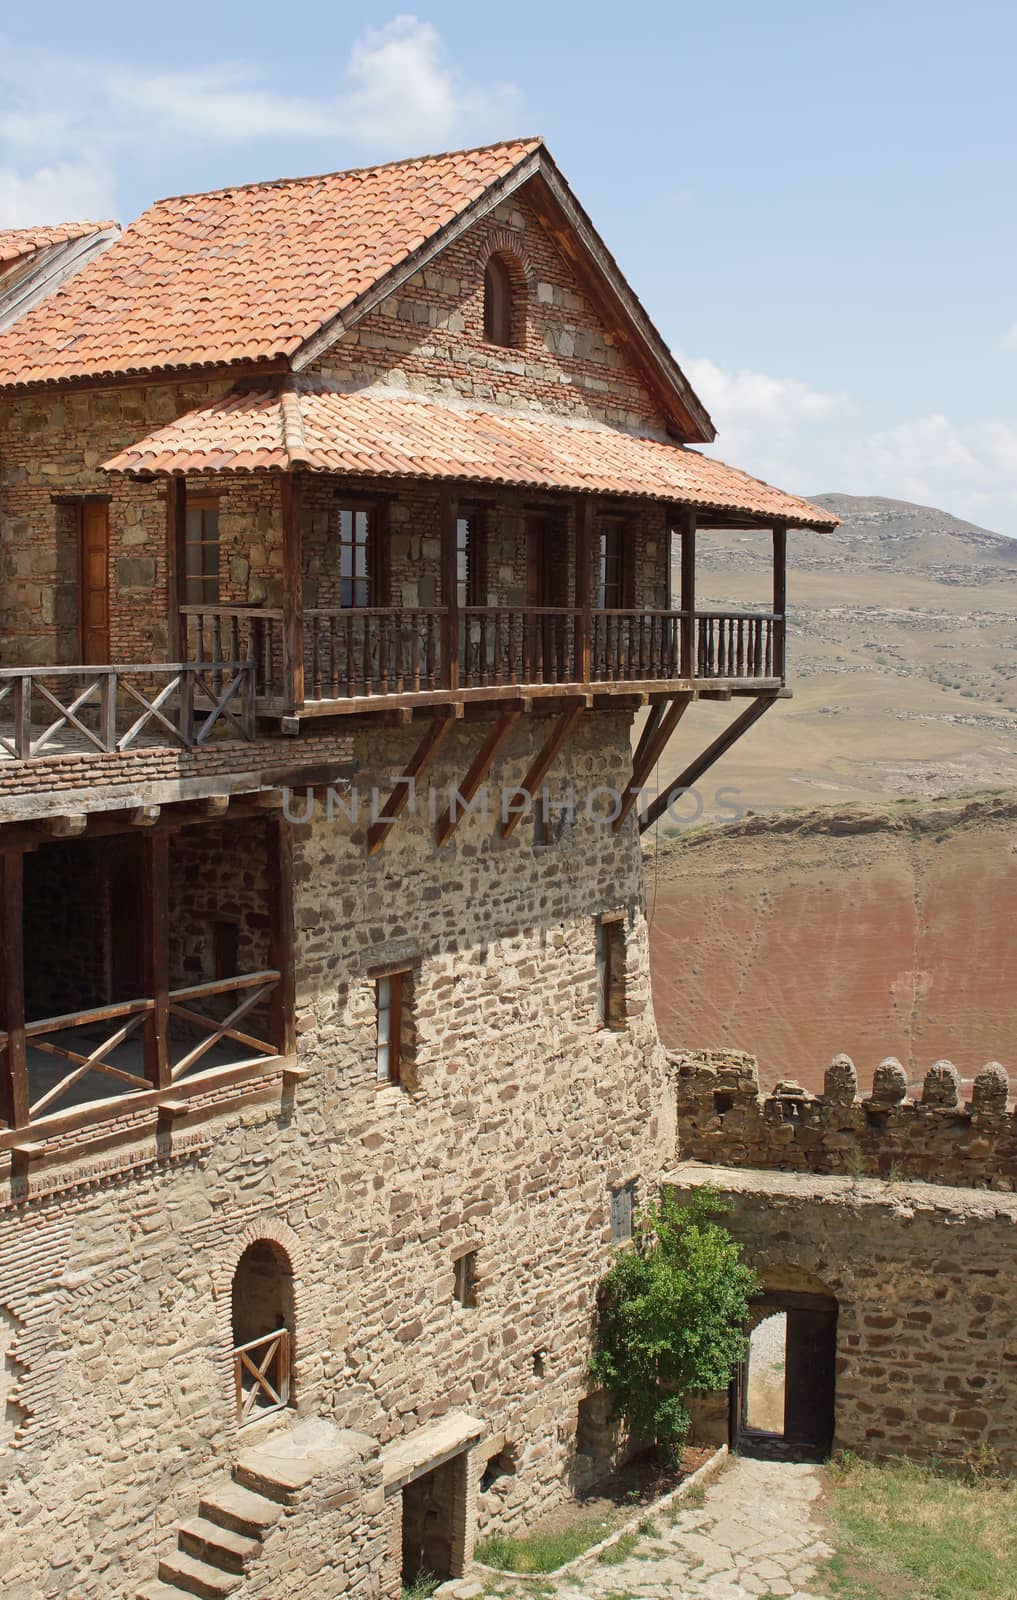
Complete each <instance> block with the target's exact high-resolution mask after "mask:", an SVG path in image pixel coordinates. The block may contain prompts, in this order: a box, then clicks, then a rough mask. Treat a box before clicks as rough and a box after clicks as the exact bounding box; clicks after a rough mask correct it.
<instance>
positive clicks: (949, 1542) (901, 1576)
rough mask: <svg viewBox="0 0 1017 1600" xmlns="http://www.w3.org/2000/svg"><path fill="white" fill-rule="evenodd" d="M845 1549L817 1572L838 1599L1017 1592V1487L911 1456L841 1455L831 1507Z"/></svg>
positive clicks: (1006, 1596) (984, 1596)
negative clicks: (886, 1460) (886, 1459)
mask: <svg viewBox="0 0 1017 1600" xmlns="http://www.w3.org/2000/svg"><path fill="white" fill-rule="evenodd" d="M824 1510H825V1516H826V1521H827V1524H828V1527H829V1534H828V1542H829V1543H830V1544H831V1545H832V1546H833V1548H834V1550H835V1551H836V1554H835V1555H834V1556H833V1558H832V1559H831V1560H830V1561H829V1562H828V1563H827V1564H826V1567H825V1569H824V1570H823V1571H822V1572H821V1574H820V1576H819V1577H818V1578H817V1579H816V1583H815V1587H816V1588H818V1589H820V1590H822V1589H823V1588H825V1589H827V1590H828V1591H829V1592H830V1593H831V1594H832V1595H834V1596H836V1597H837V1600H1013V1597H1014V1596H1017V1486H1015V1485H1014V1483H1013V1482H1012V1481H1006V1480H1000V1479H994V1478H988V1477H982V1476H979V1475H978V1474H977V1473H974V1472H972V1473H967V1474H963V1475H961V1474H956V1473H948V1472H944V1471H937V1470H935V1469H934V1468H932V1467H924V1466H916V1465H914V1464H913V1463H911V1462H897V1463H893V1464H886V1465H877V1464H875V1463H870V1462H865V1461H858V1460H856V1459H855V1458H853V1457H850V1456H848V1457H842V1458H839V1459H838V1460H836V1461H835V1462H834V1463H833V1464H832V1465H831V1467H830V1469H829V1472H828V1476H827V1496H826V1500H825V1505H824Z"/></svg>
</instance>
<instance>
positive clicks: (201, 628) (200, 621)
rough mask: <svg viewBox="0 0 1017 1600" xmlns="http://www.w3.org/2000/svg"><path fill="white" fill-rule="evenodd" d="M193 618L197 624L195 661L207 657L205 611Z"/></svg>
mask: <svg viewBox="0 0 1017 1600" xmlns="http://www.w3.org/2000/svg"><path fill="white" fill-rule="evenodd" d="M193 620H194V623H195V625H196V626H195V633H196V638H195V642H194V652H195V654H194V659H195V661H204V659H205V613H204V612H203V611H199V612H198V615H197V616H196V617H195V618H194V619H193Z"/></svg>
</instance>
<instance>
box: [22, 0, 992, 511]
mask: <svg viewBox="0 0 1017 1600" xmlns="http://www.w3.org/2000/svg"><path fill="white" fill-rule="evenodd" d="M1015 62H1017V6H1014V5H1013V4H1012V3H1008V4H1003V3H991V4H987V3H979V0H974V3H972V4H969V5H968V6H967V7H965V8H963V9H962V8H960V7H957V6H956V5H949V6H948V5H946V4H942V3H939V0H925V3H924V4H918V3H912V0H883V3H882V4H875V3H871V0H855V3H853V4H852V5H850V6H833V5H830V4H829V3H827V0H811V3H789V0H769V3H767V4H765V5H764V4H762V3H756V4H750V3H747V0H713V3H712V4H710V5H705V6H704V5H699V6H696V7H691V6H687V5H683V4H681V3H674V0H672V3H670V4H640V3H638V0H630V3H628V4H625V5H620V4H617V3H615V4H612V5H611V6H597V5H574V4H571V3H558V4H549V3H548V0H544V3H542V4H538V3H535V0H512V4H511V5H507V6H500V7H494V6H491V5H483V6H481V5H478V4H476V3H473V4H462V3H458V0H449V3H444V0H435V3H431V4H427V5H426V6H425V5H423V4H422V5H421V7H420V8H419V9H418V10H417V11H416V12H415V13H413V14H410V13H408V12H405V13H400V12H399V10H398V6H397V5H395V4H394V5H392V6H391V7H370V8H367V7H364V6H361V5H338V6H337V5H335V4H331V5H324V4H318V3H313V4H299V3H298V4H293V5H290V6H289V7H285V6H280V5H279V4H278V3H273V4H267V3H262V0H250V3H247V4H245V5H243V6H240V5H236V4H234V3H233V0H218V3H216V0H205V4H202V5H199V4H195V3H193V0H175V3H174V4H173V5H172V6H170V7H169V8H166V7H162V6H158V7H157V6H150V7H149V6H139V5H138V4H137V0H133V3H131V4H118V3H114V4H105V5H104V4H93V5H91V6H82V5H80V4H79V3H76V4H73V5H72V4H69V3H67V0H51V3H50V4H49V5H48V6H47V7H45V8H43V7H37V8H32V7H21V8H18V10H17V11H14V10H8V12H7V13H6V16H5V18H4V20H3V21H0V226H4V225H8V226H9V225H18V224H28V223H31V222H37V221H38V222H41V221H57V220H63V219H64V218H67V217H71V216H81V215H97V214H101V215H107V214H112V215H115V216H117V217H119V218H120V219H121V220H124V221H127V220H129V219H131V218H132V217H134V216H136V215H137V214H138V212H139V211H141V210H143V209H144V207H145V205H146V204H147V203H148V202H149V201H150V200H152V199H155V198H158V197H160V196H162V195H165V194H173V193H179V192H182V191H187V190H191V189H201V188H212V187H216V186H218V185H221V184H227V183H231V182H242V181H248V180H251V179H256V178H268V177H276V176H280V175H283V174H291V173H301V172H315V171H324V170H330V169H334V168H337V167H342V166H350V165H359V164H363V163H365V162H370V161H374V160H386V159H390V158H391V157H393V156H399V155H405V154H411V153H419V152H421V151H425V150H435V149H447V148H454V147H456V146H458V145H462V144H469V143H481V142H483V141H485V140H488V139H496V138H502V137H505V136H507V135H510V134H514V133H520V132H522V133H535V132H539V133H543V134H544V135H545V137H546V138H547V140H548V143H549V145H550V148H551V151H552V153H553V154H554V156H555V158H556V159H557V161H558V163H559V165H560V166H561V167H562V169H563V171H564V173H565V175H566V177H567V178H568V179H569V181H570V182H571V183H572V185H573V187H574V188H575V189H576V191H577V193H578V195H579V197H580V199H581V200H582V201H583V203H584V204H585V205H586V207H587V209H588V210H589V211H590V213H591V214H592V216H593V218H594V221H595V222H596V223H597V225H598V227H599V228H600V231H601V232H602V234H603V235H604V237H605V238H606V239H607V242H608V244H609V245H610V246H611V248H612V249H613V250H614V252H615V254H616V255H617V257H618V259H619V261H620V262H621V265H622V267H623V268H624V269H625V270H626V272H627V273H628V275H629V277H630V279H631V281H632V283H633V285H634V287H635V288H636V290H637V292H638V293H639V294H640V296H641V297H642V299H643V301H644V303H645V305H646V306H647V309H648V310H649V311H650V313H651V315H652V316H653V317H654V319H655V320H656V322H657V323H658V325H659V326H660V328H661V330H662V332H663V333H664V335H665V337H666V338H667V339H668V341H669V342H670V344H671V345H672V347H673V348H674V349H675V351H676V352H677V354H678V355H679V357H680V359H681V360H682V361H683V363H684V364H685V366H686V370H687V371H688V372H689V375H690V377H691V378H692V380H693V382H694V383H695V384H696V386H697V387H698V388H699V390H700V392H701V393H702V394H703V397H704V399H705V400H706V402H707V404H708V405H709V406H710V409H711V411H712V413H713V416H714V420H715V422H716V423H717V426H718V432H719V438H718V443H717V450H718V453H720V454H721V455H722V456H724V457H726V458H727V459H731V460H735V461H737V462H738V463H739V464H740V465H743V466H745V467H747V468H749V469H750V470H752V471H755V472H758V473H760V474H761V475H762V476H765V477H769V478H772V479H774V480H775V481H778V482H781V483H782V484H784V485H785V486H787V487H788V488H795V489H799V490H802V491H804V492H810V491H811V492H818V491H821V490H824V489H838V490H842V491H845V492H853V493H860V494H888V495H896V496H899V497H901V498H905V499H918V500H925V501H928V502H931V503H935V504H938V505H942V506H944V507H946V508H947V509H948V510H952V511H954V512H956V513H957V514H959V515H962V516H967V517H970V518H972V519H973V520H975V521H978V522H981V523H983V524H984V525H986V526H988V527H994V528H997V529H998V530H999V531H1001V532H1006V533H1011V534H1014V535H1017V270H1015V269H1017V203H1015V194H1014V189H1015V176H1014V175H1015V171H1017V96H1015V93H1014V66H1015Z"/></svg>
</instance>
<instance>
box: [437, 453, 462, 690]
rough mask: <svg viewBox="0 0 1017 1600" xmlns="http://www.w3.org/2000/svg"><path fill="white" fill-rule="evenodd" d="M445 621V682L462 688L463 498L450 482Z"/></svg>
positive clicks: (444, 532) (444, 533)
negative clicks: (459, 538) (459, 540)
mask: <svg viewBox="0 0 1017 1600" xmlns="http://www.w3.org/2000/svg"><path fill="white" fill-rule="evenodd" d="M440 504H441V603H442V606H443V607H444V616H443V617H442V621H441V654H442V682H443V683H444V684H445V686H446V688H448V689H452V690H456V689H458V688H459V581H458V580H459V568H458V558H457V553H456V524H457V522H458V520H459V501H458V498H457V496H456V494H455V492H454V490H452V489H451V488H449V487H448V485H444V486H443V487H442V490H441V500H440Z"/></svg>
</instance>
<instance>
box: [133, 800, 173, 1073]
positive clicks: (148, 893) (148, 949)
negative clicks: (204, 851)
mask: <svg viewBox="0 0 1017 1600" xmlns="http://www.w3.org/2000/svg"><path fill="white" fill-rule="evenodd" d="M169 837H170V836H169V833H168V832H167V831H166V830H165V829H164V828H150V829H148V830H147V831H146V832H145V833H144V835H143V837H142V840H141V852H142V867H141V923H142V941H143V946H144V948H143V951H142V956H143V971H144V984H145V996H146V998H147V999H149V1000H152V1001H154V1002H155V1003H154V1006H153V1009H152V1010H151V1011H150V1012H149V1013H148V1015H147V1016H146V1018H145V1077H146V1078H147V1079H148V1081H149V1083H151V1084H152V1085H153V1087H154V1088H156V1089H168V1088H169V1087H170V1085H171V1084H172V1082H173V1079H172V1075H171V1072H170V1058H169Z"/></svg>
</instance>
